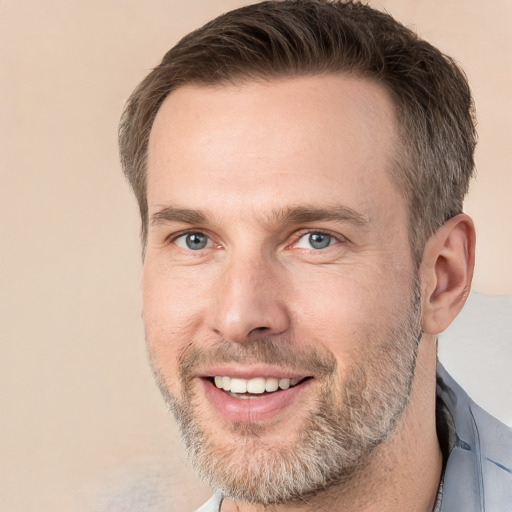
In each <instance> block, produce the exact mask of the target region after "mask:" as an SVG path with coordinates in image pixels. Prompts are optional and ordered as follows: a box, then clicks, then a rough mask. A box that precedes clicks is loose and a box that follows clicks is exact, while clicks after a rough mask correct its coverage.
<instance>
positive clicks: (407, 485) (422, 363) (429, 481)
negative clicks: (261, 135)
mask: <svg viewBox="0 0 512 512" xmlns="http://www.w3.org/2000/svg"><path fill="white" fill-rule="evenodd" d="M435 375H436V340H435V337H434V336H431V335H424V336H423V339H422V341H421V343H420V347H419V351H418V359H417V364H416V372H415V376H414V381H413V386H412V390H411V396H410V401H409V404H408V406H407V408H406V410H405V411H404V414H403V416H402V418H401V420H400V422H399V424H398V425H397V428H396V430H395V432H394V433H393V435H392V436H391V438H390V439H389V440H388V441H386V442H385V443H383V444H382V445H380V446H379V447H377V448H376V449H375V450H374V452H373V453H372V455H371V458H370V460H369V461H368V462H367V464H366V465H365V467H364V469H363V470H362V471H360V472H359V473H358V474H355V475H353V476H352V477H351V478H350V479H349V480H346V481H344V482H342V483H341V484H339V485H338V486H336V487H333V488H331V489H329V490H326V491H322V492H321V493H319V494H318V495H316V496H315V497H313V498H309V499H308V500H307V501H304V502H301V503H294V504H286V505H273V506H270V507H263V506H261V505H257V504H256V505H254V504H252V505H251V504H247V503H236V502H234V501H232V500H230V499H225V500H224V502H223V504H222V508H221V512H310V511H343V512H356V511H357V512H396V511H397V510H407V511H409V512H432V510H433V508H434V505H435V501H436V497H437V492H438V489H439V482H440V478H441V471H442V454H441V450H440V447H439V442H438V439H437V433H436V419H435V386H436V382H435Z"/></svg>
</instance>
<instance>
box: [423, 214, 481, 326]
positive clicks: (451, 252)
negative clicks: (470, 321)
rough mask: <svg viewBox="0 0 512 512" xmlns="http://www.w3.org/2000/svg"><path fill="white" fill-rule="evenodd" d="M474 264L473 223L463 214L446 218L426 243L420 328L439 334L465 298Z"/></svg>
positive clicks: (451, 319)
mask: <svg viewBox="0 0 512 512" xmlns="http://www.w3.org/2000/svg"><path fill="white" fill-rule="evenodd" d="M474 264H475V227H474V224H473V221H472V220H471V218H470V217H468V216H467V215H466V214H463V213H461V214H459V215H456V216H455V217H452V218H451V219H449V220H448V221H447V222H446V223H445V224H444V225H443V226H442V227H441V228H439V229H438V230H437V231H436V232H435V233H434V234H433V235H432V236H431V237H430V238H429V240H428V241H427V243H426V244H425V249H424V252H423V261H422V264H421V269H420V276H421V282H422V290H423V315H422V327H423V331H424V332H426V333H429V334H439V333H440V332H442V331H444V330H445V329H446V328H447V327H448V326H449V325H450V323H451V322H452V321H453V319H454V318H455V317H456V316H457V314H458V313H459V311H460V310H461V308H462V306H463V305H464V303H465V302H466V299H467V296H468V294H469V291H470V288H471V280H472V278H473V267H474Z"/></svg>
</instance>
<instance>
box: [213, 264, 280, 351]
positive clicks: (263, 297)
mask: <svg viewBox="0 0 512 512" xmlns="http://www.w3.org/2000/svg"><path fill="white" fill-rule="evenodd" d="M280 274H281V276H282V272H281V273H280V272H279V269H277V268H275V267H274V266H273V265H272V262H270V261H265V258H264V257H262V256H260V257H253V258H249V257H248V255H247V254H245V255H239V256H238V257H237V256H235V255H233V256H232V257H231V258H230V259H229V261H226V262H224V265H223V268H222V271H221V275H220V276H219V278H218V280H217V286H216V288H215V289H214V290H213V294H214V296H212V298H211V302H210V304H211V307H210V311H209V323H210V328H211V329H212V330H213V331H215V333H216V334H217V335H220V336H222V337H223V338H224V339H226V340H228V341H231V342H234V343H244V341H246V340H249V339H250V338H251V337H255V336H257V335H266V336H269V335H276V334H281V333H283V332H285V331H286V330H287V329H288V328H289V326H290V317H289V313H288V309H287V307H286V304H285V299H284V287H283V283H282V282H281V281H282V277H280Z"/></svg>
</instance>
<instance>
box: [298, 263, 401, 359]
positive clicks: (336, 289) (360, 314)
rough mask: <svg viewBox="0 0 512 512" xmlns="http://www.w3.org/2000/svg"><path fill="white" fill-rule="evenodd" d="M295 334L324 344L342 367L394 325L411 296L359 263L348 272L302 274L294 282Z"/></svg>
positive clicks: (387, 277)
mask: <svg viewBox="0 0 512 512" xmlns="http://www.w3.org/2000/svg"><path fill="white" fill-rule="evenodd" d="M291 294H294V295H295V307H294V319H295V327H296V335H297V336H296V337H297V339H299V340H303V342H304V343H308V342H314V343H315V344H321V345H323V346H324V347H325V348H326V349H327V350H328V351H330V352H331V353H332V354H333V355H334V356H335V357H336V358H337V360H338V365H339V367H340V369H343V368H345V367H347V366H349V365H350V364H352V362H354V361H355V360H356V359H357V358H358V357H359V356H358V354H360V352H361V351H364V350H367V349H368V350H371V349H372V346H373V345H374V344H376V343H378V340H379V339H380V338H381V334H382V333H383V332H385V331H387V330H388V329H389V328H390V327H392V325H393V321H394V320H395V319H396V311H397V309H399V304H400V303H401V302H402V301H401V300H399V298H400V297H403V296H408V293H404V288H402V289H401V292H400V290H399V287H398V286H397V285H396V283H394V280H392V279H391V280H390V279H389V276H388V275H386V274H382V273H377V272H374V271H370V269H366V272H362V271H357V269H356V268H352V269H349V271H348V272H346V271H343V272H340V271H337V272H322V273H321V274H320V273H315V275H309V276H308V275H307V274H305V273H304V272H303V273H301V276H300V280H297V281H296V282H295V284H294V286H293V291H292V292H291Z"/></svg>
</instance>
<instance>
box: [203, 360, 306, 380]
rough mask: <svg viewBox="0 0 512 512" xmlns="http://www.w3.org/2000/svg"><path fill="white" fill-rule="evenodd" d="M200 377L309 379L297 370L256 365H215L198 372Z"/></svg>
mask: <svg viewBox="0 0 512 512" xmlns="http://www.w3.org/2000/svg"><path fill="white" fill-rule="evenodd" d="M197 376H198V377H202V378H209V377H215V376H219V377H235V378H238V379H246V380H250V379H254V378H256V377H264V378H267V379H270V378H275V379H304V378H305V377H309V376H310V375H308V374H307V373H301V372H298V371H297V370H287V369H286V368H277V367H272V366H264V365H254V366H242V365H231V364H230V365H227V364H222V365H215V366H209V367H208V368H205V369H202V370H201V371H199V372H197Z"/></svg>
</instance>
